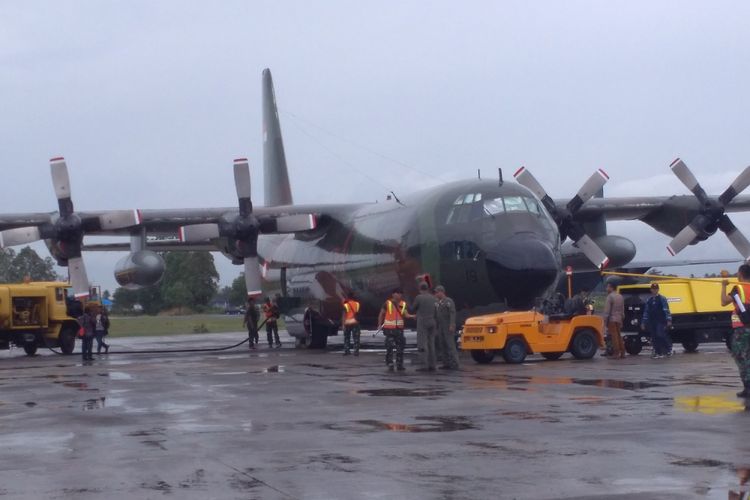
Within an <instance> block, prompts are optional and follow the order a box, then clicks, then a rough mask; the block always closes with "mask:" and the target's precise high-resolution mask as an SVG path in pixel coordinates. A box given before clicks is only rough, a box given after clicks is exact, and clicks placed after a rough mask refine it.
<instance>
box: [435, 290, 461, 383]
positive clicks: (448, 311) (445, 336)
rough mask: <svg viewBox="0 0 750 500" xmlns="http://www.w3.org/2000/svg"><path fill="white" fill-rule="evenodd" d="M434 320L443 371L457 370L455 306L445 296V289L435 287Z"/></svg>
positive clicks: (451, 300)
mask: <svg viewBox="0 0 750 500" xmlns="http://www.w3.org/2000/svg"><path fill="white" fill-rule="evenodd" d="M435 298H436V299H437V303H436V304H435V318H436V321H437V332H438V334H437V342H438V345H439V347H438V352H439V353H440V358H441V362H442V365H440V368H441V369H443V370H458V352H457V351H456V304H455V303H454V302H453V299H451V298H450V297H448V296H447V295H446V294H445V287H443V286H436V287H435Z"/></svg>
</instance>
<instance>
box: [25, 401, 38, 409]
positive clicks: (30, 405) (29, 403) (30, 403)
mask: <svg viewBox="0 0 750 500" xmlns="http://www.w3.org/2000/svg"><path fill="white" fill-rule="evenodd" d="M24 404H25V405H26V406H28V407H29V408H33V407H35V406H36V403H35V402H33V401H28V402H26V403H24Z"/></svg>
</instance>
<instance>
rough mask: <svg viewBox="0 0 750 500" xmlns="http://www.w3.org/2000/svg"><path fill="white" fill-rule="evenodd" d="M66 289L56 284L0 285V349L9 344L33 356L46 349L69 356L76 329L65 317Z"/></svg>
mask: <svg viewBox="0 0 750 500" xmlns="http://www.w3.org/2000/svg"><path fill="white" fill-rule="evenodd" d="M69 288H70V285H69V284H68V283H63V282H58V281H27V282H24V283H15V284H0V349H9V348H10V345H11V344H13V345H16V346H19V347H23V349H24V351H26V354H28V355H29V356H33V355H34V354H35V353H36V350H37V348H38V347H46V346H49V347H59V348H60V350H61V351H62V352H63V354H71V353H72V352H73V349H74V348H75V341H76V334H77V333H78V328H79V326H78V322H77V321H76V320H75V319H74V318H72V317H71V316H69V313H68V303H67V301H66V298H67V291H68V289H69Z"/></svg>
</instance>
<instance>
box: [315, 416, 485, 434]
mask: <svg viewBox="0 0 750 500" xmlns="http://www.w3.org/2000/svg"><path fill="white" fill-rule="evenodd" d="M414 420H419V421H420V423H416V424H402V423H398V422H383V421H381V420H355V421H353V422H349V423H341V424H327V425H325V426H324V428H326V429H329V430H337V431H353V432H376V431H391V432H454V431H465V430H471V429H478V428H479V427H477V426H476V425H475V424H474V423H473V422H472V421H471V420H469V418H468V417H464V416H435V417H414Z"/></svg>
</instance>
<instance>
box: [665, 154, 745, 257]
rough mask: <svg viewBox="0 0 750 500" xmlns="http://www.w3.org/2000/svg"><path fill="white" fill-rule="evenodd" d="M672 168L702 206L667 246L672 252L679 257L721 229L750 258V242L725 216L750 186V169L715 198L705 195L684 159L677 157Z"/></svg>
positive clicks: (743, 254)
mask: <svg viewBox="0 0 750 500" xmlns="http://www.w3.org/2000/svg"><path fill="white" fill-rule="evenodd" d="M669 168H671V169H672V172H673V173H674V174H675V175H676V176H677V178H678V179H680V182H682V183H683V184H684V185H685V187H687V188H688V189H689V190H690V191H691V192H692V193H693V194H694V195H695V197H696V198H698V202H699V203H700V205H701V208H700V210H699V212H698V214H697V215H696V216H695V217H693V220H691V221H690V223H689V224H688V225H687V226H685V227H684V228H683V229H682V230H681V231H680V232H679V233H677V235H676V236H675V237H674V238H673V239H672V241H671V242H670V243H669V245H667V250H668V251H669V253H670V254H672V255H677V254H678V253H680V252H681V251H682V250H683V249H684V248H685V247H686V246H688V245H691V244H694V243H697V242H698V241H703V240H705V239H706V238H708V237H709V236H711V235H712V234H714V233H715V232H716V230H717V229H719V230H721V231H722V232H723V233H724V234H726V235H727V238H729V241H730V242H731V243H732V245H734V248H736V249H737V251H738V252H740V254H741V255H742V257H743V258H744V259H745V260H748V259H750V242H748V240H747V238H746V237H745V235H744V234H742V232H741V231H740V230H739V229H737V226H735V225H734V223H732V221H731V219H729V216H728V215H727V214H726V213H725V212H726V208H727V205H729V203H730V202H731V201H732V200H733V199H734V197H735V196H737V195H738V194H740V193H741V192H742V191H744V190H745V189H746V188H747V187H748V186H750V166H749V167H745V170H743V171H742V172H741V173H740V175H738V176H737V178H736V179H735V180H734V181H733V182H732V184H730V185H729V187H728V188H727V189H726V190H724V192H723V193H721V195H720V196H719V197H718V198H715V199H714V198H711V197H709V196H708V195H707V194H706V191H705V190H704V189H703V188H702V187H701V185H700V183H699V182H698V180H697V179H696V178H695V176H694V175H693V173H692V172H691V171H690V169H689V168H688V166H687V165H685V162H683V161H682V160H681V159H679V158H677V159H676V160H675V161H673V162H672V164H671V165H670V166H669Z"/></svg>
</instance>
